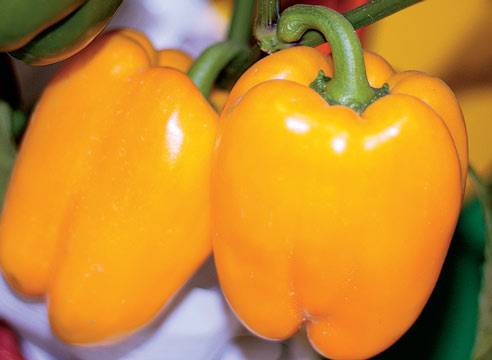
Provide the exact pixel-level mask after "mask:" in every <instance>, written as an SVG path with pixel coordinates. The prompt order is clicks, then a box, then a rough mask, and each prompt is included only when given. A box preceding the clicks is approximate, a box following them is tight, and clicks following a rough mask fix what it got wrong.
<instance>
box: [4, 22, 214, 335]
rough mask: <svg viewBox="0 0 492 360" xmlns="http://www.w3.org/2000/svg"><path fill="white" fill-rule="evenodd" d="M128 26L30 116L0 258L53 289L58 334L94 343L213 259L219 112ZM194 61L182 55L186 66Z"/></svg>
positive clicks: (23, 283)
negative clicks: (214, 167)
mask: <svg viewBox="0 0 492 360" xmlns="http://www.w3.org/2000/svg"><path fill="white" fill-rule="evenodd" d="M166 54H169V53H168V52H167V53H166V52H160V53H159V52H156V51H154V49H153V48H152V45H151V44H150V43H149V41H148V40H147V39H146V38H145V37H144V36H143V35H142V34H139V33H137V32H135V31H132V30H121V31H114V32H111V33H108V34H106V35H104V36H102V37H101V38H99V39H98V40H97V41H95V42H94V43H93V44H92V45H91V46H89V47H88V48H87V49H86V50H84V51H83V52H82V53H80V54H79V55H78V56H76V57H74V58H73V59H71V60H70V61H69V62H68V63H67V64H65V65H64V66H63V67H62V68H61V69H60V70H59V72H58V73H57V75H56V76H55V77H54V79H53V80H52V81H51V82H50V83H49V85H48V86H47V88H46V90H45V91H44V93H43V95H42V96H41V98H40V100H39V103H38V104H37V106H36V109H35V111H34V113H33V115H32V118H31V122H30V125H29V128H28V130H27V133H26V134H25V138H24V141H23V143H22V147H21V150H20V153H19V155H18V158H17V161H16V164H15V169H14V171H13V175H12V178H11V181H10V185H9V187H8V190H7V195H6V202H5V207H4V210H3V214H2V219H1V224H0V263H1V267H2V270H3V273H4V275H5V278H6V279H7V280H8V282H9V283H10V284H11V286H12V287H13V288H15V289H16V290H17V291H18V292H19V293H20V294H21V295H24V296H29V297H33V296H34V297H39V296H44V295H45V296H46V297H47V303H48V312H49V318H50V322H51V325H52V328H53V330H54V332H55V333H56V334H57V335H58V336H59V337H60V338H61V339H62V340H64V341H66V342H69V343H74V344H88V343H96V342H101V341H111V340H114V339H118V338H120V337H122V336H125V335H127V334H129V333H131V332H132V331H134V330H136V329H138V328H140V327H142V326H143V325H145V324H146V323H148V322H149V321H150V320H152V319H153V318H154V317H155V316H156V315H157V314H158V313H159V311H160V310H161V309H162V307H163V306H164V305H165V304H166V303H167V302H168V301H169V299H170V298H171V296H172V295H173V294H174V293H175V292H176V291H177V290H178V289H179V288H180V287H181V286H182V285H183V284H184V283H185V281H186V280H187V279H188V278H189V277H190V276H191V274H192V273H193V272H194V271H195V270H196V269H197V267H198V266H199V265H200V264H201V263H202V262H203V261H204V259H205V258H206V257H207V256H208V255H209V253H210V250H211V241H210V238H209V225H210V220H209V218H210V214H209V212H210V209H209V196H210V195H209V190H210V185H209V178H210V169H211V161H212V152H213V146H214V142H215V138H216V120H217V115H216V113H215V112H214V110H213V109H212V108H211V106H210V105H209V104H208V103H207V101H206V99H205V98H204V97H203V96H202V95H201V94H200V92H199V90H198V89H197V88H196V87H195V85H194V84H193V83H192V81H191V80H190V79H189V78H188V77H187V76H186V75H185V74H184V73H182V72H181V71H177V70H175V69H171V68H169V67H162V66H160V65H161V64H165V65H168V66H171V67H174V68H178V69H179V68H181V69H186V68H187V67H188V66H189V61H188V60H187V59H188V58H187V57H186V56H184V55H183V54H179V53H172V55H178V56H177V59H178V60H175V61H174V62H173V63H169V61H168V60H169V57H168V56H166ZM187 61H188V62H187Z"/></svg>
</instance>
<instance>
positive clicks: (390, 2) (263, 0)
mask: <svg viewBox="0 0 492 360" xmlns="http://www.w3.org/2000/svg"><path fill="white" fill-rule="evenodd" d="M421 1H423V0H371V1H369V2H367V3H366V4H364V5H361V6H359V7H357V8H355V9H353V10H350V11H349V12H347V13H345V14H344V16H345V17H346V18H347V20H348V21H350V23H351V24H352V26H353V27H354V28H355V29H360V28H361V27H364V26H367V25H370V24H373V23H375V22H376V21H378V20H381V19H383V18H385V17H387V16H389V15H392V14H394V13H396V12H398V11H400V10H402V9H404V8H407V7H409V6H411V5H414V4H416V3H419V2H421ZM278 2H279V0H259V5H258V8H257V16H256V19H257V20H256V25H255V37H256V39H257V40H258V43H259V44H260V47H261V49H262V50H263V51H265V52H267V53H272V52H275V51H278V50H281V49H285V48H287V47H290V46H293V45H295V44H292V43H286V42H283V41H281V40H280V39H279V38H278V37H277V36H276V32H275V30H276V26H275V25H276V24H277V22H278V13H275V12H273V11H271V10H269V9H270V8H269V7H268V6H270V7H273V5H272V4H271V3H276V4H277V6H278ZM262 4H264V5H262ZM324 42H325V39H324V37H323V36H322V35H321V34H320V33H318V32H316V31H308V32H307V33H306V34H304V36H303V37H302V39H301V40H300V44H301V45H306V46H318V45H321V44H322V43H324Z"/></svg>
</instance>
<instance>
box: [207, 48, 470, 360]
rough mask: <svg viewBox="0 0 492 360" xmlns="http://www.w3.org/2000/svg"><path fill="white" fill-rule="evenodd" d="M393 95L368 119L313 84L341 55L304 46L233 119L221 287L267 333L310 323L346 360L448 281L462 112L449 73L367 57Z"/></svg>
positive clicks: (463, 159)
mask: <svg viewBox="0 0 492 360" xmlns="http://www.w3.org/2000/svg"><path fill="white" fill-rule="evenodd" d="M364 60H365V65H366V72H367V77H368V80H369V83H370V85H371V86H372V87H381V86H382V85H383V84H384V83H388V84H389V87H390V90H389V94H388V95H386V96H383V97H381V98H379V99H377V100H376V101H375V102H373V103H372V104H371V105H369V106H368V107H367V108H366V109H365V110H364V111H363V112H362V114H358V113H357V112H355V111H354V110H352V109H350V108H348V107H345V106H341V105H329V104H328V103H327V102H326V101H325V100H324V99H323V98H322V97H321V96H320V95H319V94H318V93H317V92H315V91H314V90H313V89H311V88H309V84H310V83H311V82H312V81H313V80H314V79H315V78H316V76H317V74H318V72H319V71H320V70H323V71H324V72H325V74H326V75H328V76H331V75H332V74H333V70H332V65H331V60H330V59H325V58H324V56H323V55H322V54H320V53H319V52H317V51H316V50H313V49H310V48H306V47H294V48H290V49H287V50H282V51H280V52H278V53H275V54H273V55H270V56H268V57H266V58H264V59H262V60H261V61H259V62H258V63H256V64H255V65H253V66H252V67H251V68H250V69H249V70H248V71H247V72H246V73H245V74H244V75H243V76H242V78H241V79H240V80H239V81H238V83H237V84H236V85H235V87H234V88H233V90H232V92H231V95H230V98H229V100H228V102H227V104H226V107H225V110H224V111H223V113H222V115H221V119H220V121H219V123H220V130H219V138H218V145H217V155H216V161H215V165H214V171H213V190H212V203H213V210H212V214H213V216H214V220H213V226H214V240H213V246H214V256H215V261H216V265H217V271H218V275H219V279H220V283H221V286H222V289H223V291H224V293H225V295H226V298H227V300H228V302H229V304H230V305H231V307H232V309H233V310H234V312H235V313H236V315H237V316H238V317H239V318H240V319H241V320H242V322H243V323H244V324H245V325H246V327H248V328H249V329H250V330H251V331H252V332H254V333H255V334H257V335H259V336H261V337H264V338H267V339H274V340H283V339H287V338H289V337H290V336H292V335H293V334H294V333H296V332H297V331H298V330H299V328H300V327H301V326H302V325H303V324H305V325H306V329H307V334H308V337H309V339H310V342H311V343H312V345H313V346H314V347H315V348H316V349H317V351H319V352H320V353H321V354H323V355H325V356H327V357H329V358H333V359H352V360H353V359H366V358H369V357H371V356H374V355H376V354H377V353H379V352H381V351H383V350H384V349H386V348H387V347H389V346H390V345H391V344H393V343H394V342H395V341H396V340H397V339H398V338H399V337H400V336H401V335H402V334H403V333H404V332H405V331H406V330H407V329H408V328H409V327H410V326H411V325H412V323H413V322H414V321H415V320H416V318H417V317H418V315H419V314H420V312H421V311H422V308H423V307H424V305H425V303H426V301H427V299H428V298H429V296H430V293H431V292H432V289H433V287H434V285H435V283H436V281H437V278H438V275H439V272H440V269H441V266H442V264H443V261H444V258H445V256H446V252H447V249H448V246H449V243H450V240H451V237H452V234H453V231H454V228H455V225H456V221H457V217H458V214H459V210H460V206H461V202H462V195H463V187H464V179H465V178H466V169H467V161H468V155H467V140H466V130H465V126H464V121H463V117H462V114H461V110H460V108H459V105H458V103H457V100H456V98H455V96H454V94H453V93H452V91H451V90H450V89H449V88H448V87H447V85H445V84H444V83H443V82H442V81H441V80H439V79H437V78H433V77H429V76H427V75H424V74H422V73H419V72H403V73H395V72H394V71H393V69H392V68H391V66H390V65H389V64H388V63H387V62H386V61H385V60H383V59H382V58H381V57H379V56H378V55H376V54H373V53H370V52H365V53H364Z"/></svg>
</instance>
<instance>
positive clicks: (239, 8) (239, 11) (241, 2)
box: [227, 0, 255, 45]
mask: <svg viewBox="0 0 492 360" xmlns="http://www.w3.org/2000/svg"><path fill="white" fill-rule="evenodd" d="M254 5H255V3H254V0H235V1H234V7H233V10H232V19H231V23H230V25H229V32H228V34H227V39H228V40H230V41H234V42H236V43H237V44H244V45H248V44H249V41H250V39H251V31H252V26H253V9H254Z"/></svg>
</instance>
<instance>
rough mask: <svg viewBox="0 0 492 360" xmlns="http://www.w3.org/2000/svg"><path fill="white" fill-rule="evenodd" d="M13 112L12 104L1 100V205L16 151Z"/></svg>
mask: <svg viewBox="0 0 492 360" xmlns="http://www.w3.org/2000/svg"><path fill="white" fill-rule="evenodd" d="M13 114H14V112H13V111H12V109H11V108H10V106H9V105H8V104H7V103H6V102H4V101H0V207H1V204H2V203H3V197H4V195H5V189H6V187H7V183H8V181H9V178H10V172H11V170H12V166H13V165H14V159H15V153H16V151H15V144H14V141H13V138H12V131H11V123H12V116H13Z"/></svg>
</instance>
